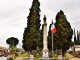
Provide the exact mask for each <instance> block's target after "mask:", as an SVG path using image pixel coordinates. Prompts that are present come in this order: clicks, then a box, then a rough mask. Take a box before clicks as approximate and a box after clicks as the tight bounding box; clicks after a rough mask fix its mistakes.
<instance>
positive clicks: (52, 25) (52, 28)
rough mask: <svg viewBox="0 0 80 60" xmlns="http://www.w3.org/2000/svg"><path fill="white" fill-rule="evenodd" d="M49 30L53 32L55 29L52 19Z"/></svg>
mask: <svg viewBox="0 0 80 60" xmlns="http://www.w3.org/2000/svg"><path fill="white" fill-rule="evenodd" d="M51 31H52V32H53V33H55V32H56V31H57V30H56V28H55V26H54V24H53V21H52V24H51Z"/></svg>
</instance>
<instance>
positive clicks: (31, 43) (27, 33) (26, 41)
mask: <svg viewBox="0 0 80 60" xmlns="http://www.w3.org/2000/svg"><path fill="white" fill-rule="evenodd" d="M39 7H40V3H39V1H38V0H33V2H32V6H31V9H30V13H29V16H28V17H27V18H28V20H27V28H25V30H24V34H23V41H22V42H23V48H24V50H26V51H31V50H32V49H36V47H37V45H38V40H39V28H40V25H41V24H40V21H41V20H40V13H39V12H40V8H39Z"/></svg>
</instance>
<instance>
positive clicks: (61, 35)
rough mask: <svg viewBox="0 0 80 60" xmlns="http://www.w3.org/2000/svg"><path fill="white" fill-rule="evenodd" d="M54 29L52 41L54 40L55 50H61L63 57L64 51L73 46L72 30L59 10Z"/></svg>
mask: <svg viewBox="0 0 80 60" xmlns="http://www.w3.org/2000/svg"><path fill="white" fill-rule="evenodd" d="M55 27H56V29H57V32H56V33H55V34H54V35H53V36H54V38H53V40H55V42H54V43H56V46H57V48H58V49H61V51H62V55H64V53H65V52H66V50H67V49H69V47H70V46H72V45H73V42H72V35H73V30H72V28H71V25H70V23H69V22H68V21H67V19H66V15H64V12H63V11H62V10H60V12H58V13H57V15H56V23H55ZM54 48H55V47H54Z"/></svg>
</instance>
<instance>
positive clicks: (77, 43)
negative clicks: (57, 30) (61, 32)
mask: <svg viewBox="0 0 80 60" xmlns="http://www.w3.org/2000/svg"><path fill="white" fill-rule="evenodd" d="M77 45H79V33H78V31H77Z"/></svg>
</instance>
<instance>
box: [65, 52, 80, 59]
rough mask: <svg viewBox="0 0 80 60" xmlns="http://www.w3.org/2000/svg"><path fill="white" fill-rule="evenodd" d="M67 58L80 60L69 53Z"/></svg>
mask: <svg viewBox="0 0 80 60" xmlns="http://www.w3.org/2000/svg"><path fill="white" fill-rule="evenodd" d="M66 57H68V58H69V60H80V58H78V57H74V56H73V55H71V54H69V53H66Z"/></svg>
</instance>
